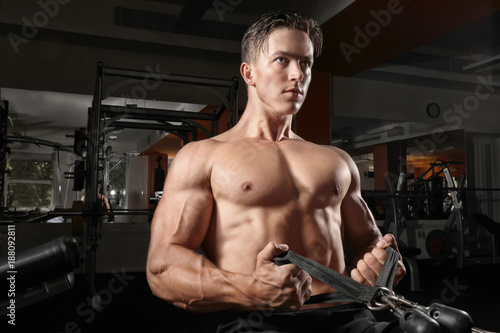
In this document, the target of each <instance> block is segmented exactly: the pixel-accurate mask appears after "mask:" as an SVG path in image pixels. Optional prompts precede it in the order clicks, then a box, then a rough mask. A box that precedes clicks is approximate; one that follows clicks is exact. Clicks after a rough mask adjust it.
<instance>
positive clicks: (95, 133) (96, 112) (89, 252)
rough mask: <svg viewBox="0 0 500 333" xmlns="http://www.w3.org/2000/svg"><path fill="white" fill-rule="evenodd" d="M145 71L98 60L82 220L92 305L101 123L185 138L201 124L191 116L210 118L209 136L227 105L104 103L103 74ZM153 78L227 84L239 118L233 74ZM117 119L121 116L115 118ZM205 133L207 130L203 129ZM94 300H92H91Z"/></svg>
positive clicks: (128, 74)
mask: <svg viewBox="0 0 500 333" xmlns="http://www.w3.org/2000/svg"><path fill="white" fill-rule="evenodd" d="M149 74H150V73H149V72H147V71H138V70H131V69H121V68H111V67H104V65H103V63H102V62H98V63H97V73H96V82H95V89H94V96H93V101H92V107H91V108H90V109H89V119H88V125H87V136H86V157H85V186H84V188H85V193H86V199H85V202H84V207H83V209H84V212H83V216H84V220H85V224H86V228H87V230H86V244H85V246H86V250H85V253H86V255H85V273H86V279H87V283H88V285H89V288H90V292H91V294H92V299H93V302H92V303H93V305H96V306H97V307H99V299H98V295H97V292H96V289H95V284H94V278H95V272H96V251H97V244H98V239H99V237H100V235H99V233H98V230H99V224H100V222H101V216H100V215H101V214H96V212H99V211H100V210H99V200H98V195H97V191H98V184H99V179H100V177H99V173H100V172H102V168H99V161H100V156H104V151H102V152H101V150H103V142H104V140H102V141H101V138H102V137H103V136H104V135H106V131H103V129H104V127H109V128H113V130H115V129H116V128H139V129H160V130H165V131H171V133H172V134H174V135H177V136H179V137H180V138H181V139H184V140H186V139H187V136H184V135H182V132H191V133H193V136H192V139H193V140H196V139H197V135H196V134H197V130H198V128H200V129H201V130H202V131H204V129H203V128H201V125H200V126H197V125H193V123H190V122H191V121H192V120H209V121H211V127H212V128H211V131H210V134H211V135H210V136H213V135H216V134H217V127H218V120H219V118H220V116H221V114H222V112H223V111H224V110H225V108H226V105H225V103H223V104H222V105H221V107H220V108H219V109H218V110H217V111H216V112H215V113H214V114H203V113H197V112H184V111H172V110H159V109H147V108H137V107H133V108H130V107H117V106H107V105H103V104H102V101H103V86H104V78H105V77H106V76H113V77H120V78H130V79H136V80H143V79H144V77H146V76H147V75H149ZM155 79H156V80H157V81H160V82H170V83H184V84H193V85H198V86H209V87H219V88H220V87H223V88H224V87H225V88H229V94H228V98H229V108H230V112H231V126H234V125H235V124H236V122H237V121H238V116H239V114H238V80H237V78H234V77H233V78H232V79H231V80H221V79H211V78H205V77H194V76H182V75H176V74H167V73H155ZM103 116H105V117H110V118H109V119H108V120H105V119H103ZM122 118H127V119H140V120H158V121H163V122H168V121H178V122H182V123H183V124H186V123H188V124H191V126H185V125H182V126H176V125H172V124H169V123H165V124H151V123H145V122H136V123H134V122H129V121H127V122H124V121H121V119H122ZM118 119H120V120H118ZM204 132H205V133H206V131H204ZM94 301H95V302H94Z"/></svg>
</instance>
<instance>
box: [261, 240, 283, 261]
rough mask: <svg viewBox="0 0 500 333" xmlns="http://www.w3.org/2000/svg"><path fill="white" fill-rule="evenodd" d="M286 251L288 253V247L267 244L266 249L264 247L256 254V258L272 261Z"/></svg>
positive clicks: (271, 243) (273, 243) (272, 243)
mask: <svg viewBox="0 0 500 333" xmlns="http://www.w3.org/2000/svg"><path fill="white" fill-rule="evenodd" d="M286 251H288V245H286V244H278V243H276V242H269V243H267V245H266V247H264V249H263V250H262V251H261V252H260V253H259V254H258V256H259V257H260V259H262V260H266V261H273V258H274V257H275V256H278V255H280V254H282V253H284V252H286Z"/></svg>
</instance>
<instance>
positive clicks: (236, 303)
mask: <svg viewBox="0 0 500 333" xmlns="http://www.w3.org/2000/svg"><path fill="white" fill-rule="evenodd" d="M161 261H162V262H156V263H155V261H154V260H152V261H151V263H149V264H148V269H147V276H148V281H149V284H150V286H151V289H152V291H153V293H154V294H155V295H156V296H158V297H160V298H162V299H164V300H167V301H169V302H171V303H172V304H174V305H176V306H178V307H181V308H184V309H186V310H190V311H194V312H214V311H221V310H227V309H235V308H245V307H250V306H253V305H255V304H253V301H252V296H251V295H250V292H251V290H252V288H251V284H252V277H251V276H250V275H243V274H237V273H231V272H227V271H224V270H221V269H219V268H218V267H216V266H215V265H214V264H213V263H212V262H210V261H209V260H208V259H207V258H205V257H203V256H202V255H199V254H197V253H195V252H194V251H192V250H189V249H186V248H184V247H181V246H172V247H171V248H170V249H169V251H168V252H167V253H166V254H165V257H163V258H162V259H161Z"/></svg>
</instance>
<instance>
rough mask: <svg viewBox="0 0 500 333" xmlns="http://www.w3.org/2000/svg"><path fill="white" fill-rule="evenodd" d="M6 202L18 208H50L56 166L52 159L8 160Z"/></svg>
mask: <svg viewBox="0 0 500 333" xmlns="http://www.w3.org/2000/svg"><path fill="white" fill-rule="evenodd" d="M7 170H8V174H7V180H6V185H7V186H6V189H7V193H6V197H7V198H6V199H7V200H6V202H7V207H8V208H12V209H16V210H25V209H36V208H39V209H44V210H46V209H49V208H50V207H51V204H52V180H53V178H54V166H53V162H52V161H51V160H44V159H37V160H25V159H14V158H9V159H8V160H7Z"/></svg>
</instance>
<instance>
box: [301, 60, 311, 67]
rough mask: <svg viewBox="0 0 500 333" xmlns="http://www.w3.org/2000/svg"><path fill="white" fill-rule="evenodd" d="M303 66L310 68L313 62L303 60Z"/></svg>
mask: <svg viewBox="0 0 500 333" xmlns="http://www.w3.org/2000/svg"><path fill="white" fill-rule="evenodd" d="M302 66H304V67H306V68H309V67H311V63H310V62H309V61H303V62H302Z"/></svg>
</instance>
